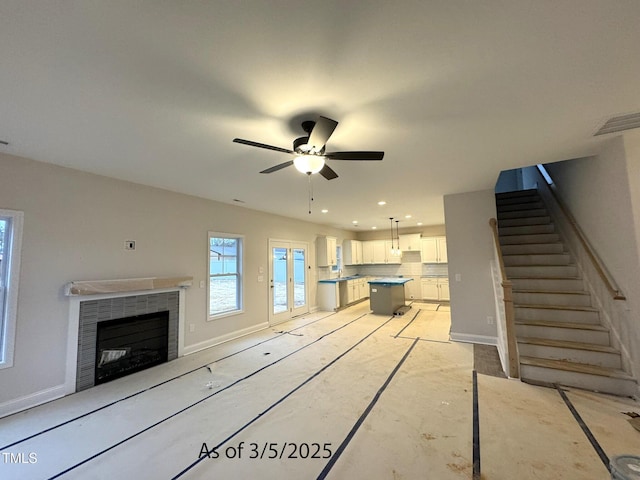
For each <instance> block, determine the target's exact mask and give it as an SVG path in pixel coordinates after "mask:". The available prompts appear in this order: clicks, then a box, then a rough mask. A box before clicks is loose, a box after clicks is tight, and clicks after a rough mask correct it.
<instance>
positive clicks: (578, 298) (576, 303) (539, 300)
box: [513, 291, 591, 307]
mask: <svg viewBox="0 0 640 480" xmlns="http://www.w3.org/2000/svg"><path fill="white" fill-rule="evenodd" d="M513 301H514V303H515V304H517V305H523V304H525V305H526V304H528V305H565V306H572V307H590V306H591V296H590V295H588V294H582V293H551V292H547V291H545V292H539V293H538V292H513Z"/></svg>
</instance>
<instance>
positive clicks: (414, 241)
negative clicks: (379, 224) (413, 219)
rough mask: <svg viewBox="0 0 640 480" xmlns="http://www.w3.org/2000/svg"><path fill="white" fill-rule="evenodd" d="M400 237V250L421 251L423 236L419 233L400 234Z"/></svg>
mask: <svg viewBox="0 0 640 480" xmlns="http://www.w3.org/2000/svg"><path fill="white" fill-rule="evenodd" d="M398 238H399V242H400V250H402V251H403V252H412V251H413V252H419V251H420V249H421V248H422V245H421V238H422V236H421V235H420V234H419V233H411V234H406V235H400V236H399V237H398Z"/></svg>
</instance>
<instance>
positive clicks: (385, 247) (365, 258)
mask: <svg viewBox="0 0 640 480" xmlns="http://www.w3.org/2000/svg"><path fill="white" fill-rule="evenodd" d="M401 262H402V257H400V256H394V255H391V240H369V241H366V242H362V263H364V264H384V263H392V264H396V263H401Z"/></svg>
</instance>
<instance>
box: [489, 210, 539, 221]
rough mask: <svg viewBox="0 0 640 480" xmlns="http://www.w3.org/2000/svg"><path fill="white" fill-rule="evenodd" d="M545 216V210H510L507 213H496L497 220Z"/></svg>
mask: <svg viewBox="0 0 640 480" xmlns="http://www.w3.org/2000/svg"><path fill="white" fill-rule="evenodd" d="M546 215H547V209H546V208H532V209H529V210H511V211H507V212H500V211H498V220H506V219H509V218H528V217H544V216H546Z"/></svg>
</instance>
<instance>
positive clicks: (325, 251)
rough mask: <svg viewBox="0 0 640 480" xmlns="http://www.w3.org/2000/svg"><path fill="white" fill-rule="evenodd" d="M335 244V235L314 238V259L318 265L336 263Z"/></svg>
mask: <svg viewBox="0 0 640 480" xmlns="http://www.w3.org/2000/svg"><path fill="white" fill-rule="evenodd" d="M336 245H337V240H336V238H335V237H318V239H317V240H316V261H317V262H318V267H331V266H333V265H337V260H336Z"/></svg>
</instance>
